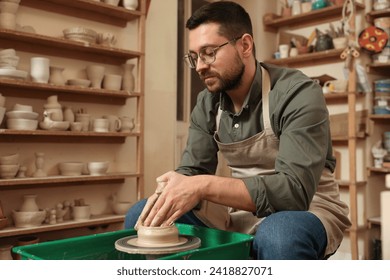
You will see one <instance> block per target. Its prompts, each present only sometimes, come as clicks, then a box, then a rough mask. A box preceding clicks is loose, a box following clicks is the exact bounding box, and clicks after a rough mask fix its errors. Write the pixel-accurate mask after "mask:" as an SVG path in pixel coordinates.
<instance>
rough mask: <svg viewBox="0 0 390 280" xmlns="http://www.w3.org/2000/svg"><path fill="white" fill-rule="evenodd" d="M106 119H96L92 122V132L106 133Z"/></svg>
mask: <svg viewBox="0 0 390 280" xmlns="http://www.w3.org/2000/svg"><path fill="white" fill-rule="evenodd" d="M108 124H109V122H108V119H104V118H98V119H94V120H93V131H95V132H108Z"/></svg>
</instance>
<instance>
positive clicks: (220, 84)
mask: <svg viewBox="0 0 390 280" xmlns="http://www.w3.org/2000/svg"><path fill="white" fill-rule="evenodd" d="M232 65H233V66H232V68H230V69H228V70H227V71H226V72H225V73H223V74H220V73H218V72H216V71H211V70H205V71H203V72H201V73H199V77H200V79H201V80H202V82H203V83H204V84H205V86H206V87H207V89H208V91H209V92H211V93H219V92H225V91H229V90H233V89H236V88H237V87H239V86H240V84H241V79H242V76H243V75H244V71H245V65H244V63H242V61H241V59H240V57H239V56H238V55H236V56H235V59H234V62H233V63H232Z"/></svg>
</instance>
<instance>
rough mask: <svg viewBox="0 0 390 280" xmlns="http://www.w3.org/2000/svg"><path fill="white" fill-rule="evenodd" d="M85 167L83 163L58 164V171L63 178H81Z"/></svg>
mask: <svg viewBox="0 0 390 280" xmlns="http://www.w3.org/2000/svg"><path fill="white" fill-rule="evenodd" d="M83 167H84V163H83V162H60V163H59V164H58V169H59V171H60V174H61V175H62V176H80V175H81V173H82V171H83Z"/></svg>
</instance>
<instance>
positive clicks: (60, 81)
mask: <svg viewBox="0 0 390 280" xmlns="http://www.w3.org/2000/svg"><path fill="white" fill-rule="evenodd" d="M63 71H64V68H63V67H57V66H50V77H49V84H52V85H58V86H64V85H65V79H64V76H63V75H62V72H63Z"/></svg>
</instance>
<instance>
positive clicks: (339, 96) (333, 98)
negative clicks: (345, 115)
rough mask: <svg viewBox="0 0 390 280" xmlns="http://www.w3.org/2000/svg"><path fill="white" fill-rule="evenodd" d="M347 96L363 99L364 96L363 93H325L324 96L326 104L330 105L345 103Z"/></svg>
mask: <svg viewBox="0 0 390 280" xmlns="http://www.w3.org/2000/svg"><path fill="white" fill-rule="evenodd" d="M349 94H353V95H356V97H364V95H365V93H363V92H335V93H327V94H325V95H324V96H325V100H326V102H327V103H332V102H337V101H347V99H348V95H349Z"/></svg>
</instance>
